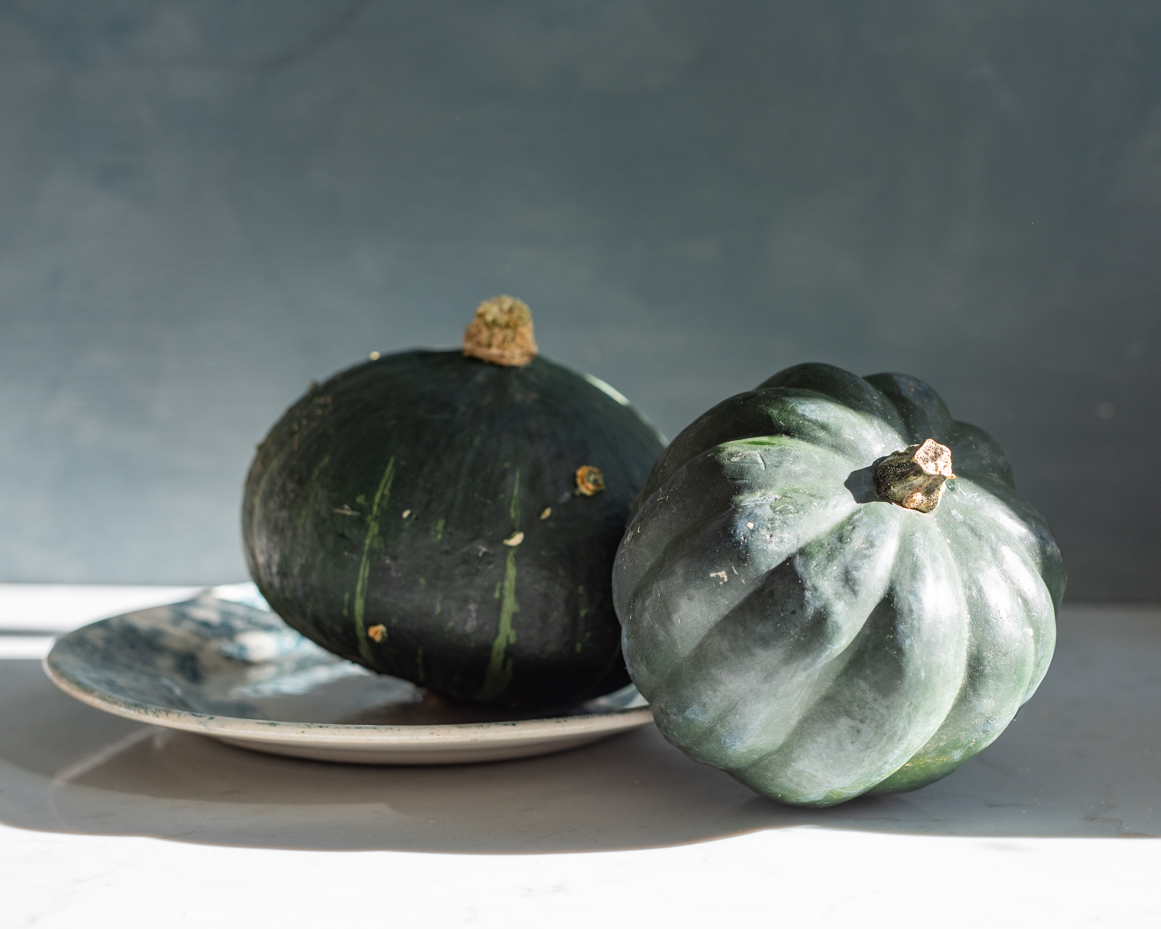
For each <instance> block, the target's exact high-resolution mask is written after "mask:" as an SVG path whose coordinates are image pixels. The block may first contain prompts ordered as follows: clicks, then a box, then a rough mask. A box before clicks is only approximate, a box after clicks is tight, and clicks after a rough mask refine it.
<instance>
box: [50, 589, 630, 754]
mask: <svg viewBox="0 0 1161 929" xmlns="http://www.w3.org/2000/svg"><path fill="white" fill-rule="evenodd" d="M197 599H200V598H191V599H189V600H183V601H177V602H174V603H171V604H162V606H169V607H176V606H180V605H182V604H183V603H191V602H194V601H195V600H197ZM212 599H215V600H219V602H223V603H228V602H232V601H229V600H225V599H224V598H217V597H214V598H212ZM149 609H150V610H153V609H157V607H150V608H149ZM143 612H146V610H131V611H129V612H127V613H120V614H118V615H116V616H110V617H107V618H105V619H100V620H97V621H96V622H93V623H88V624H86V625H84V626H80V627H78V628H77V629H73V630H71V631H69V632H67V633H65V634H64V635H62V636H61V637H60V638H58V639H57V640H56V642H54V643H53V646H52V648H51V649H50V650H49V653H48V654H47V655H46V656H45V657H44V658H43V659H42V660H41V667H42V668H43V669H44V673H45V675H46V676H47V677H48V679H49V680H50V681H52V683H53V684H55V685H56V686H57V687H58V688H59V689H60V690H62V691H63V692H64V693H66V694H68V695H69V696H70V697H73V698H74V699H76V700H79V701H80V702H81V703H84V704H86V705H88V706H91V707H93V708H94V709H98V710H103V711H104V712H106V713H112V714H113V715H116V716H121V717H123V718H126V719H132V720H136V721H138V722H143V723H147V724H150V725H155V726H163V727H166V728H170V729H180V730H184V731H186V732H195V733H201V734H204V735H210V736H219V735H220V736H226V737H235V738H244V739H248V740H252V741H259V742H270V743H280V744H288V743H310V744H314V745H322V744H330V745H333V746H335V747H338V746H341V745H347V746H350V745H352V744H358V745H362V746H365V747H368V748H369V747H372V746H377V747H381V748H390V747H392V746H398V747H400V748H403V747H411V748H421V747H428V748H435V747H437V746H439V745H441V744H443V745H448V746H449V747H452V746H462V745H463V744H464V743H466V742H477V743H478V742H500V743H505V742H507V743H514V742H524V741H537V740H543V739H552V738H554V737H555V738H567V737H569V736H575V735H581V734H583V733H598V732H603V731H606V730H612V731H622V730H626V729H630V728H634V727H636V726H642V725H645V724H647V723H649V722H651V721H652V719H653V710H652V708H651V707H650V706H648V705H646V706H638V707H623V708H619V709H610V710H603V711H597V712H593V713H585V714H581V715H569V716H560V715H556V716H541V717H533V718H531V719H513V720H492V721H488V722H479V723H393V724H375V723H317V722H294V721H290V720H265V719H252V718H249V717H244V716H221V715H217V714H210V713H198V712H195V711H193V710H179V709H176V708H173V707H164V706H157V705H154V704H146V703H138V702H135V701H131V700H126V699H124V698H121V697H118V696H115V695H113V694H110V693H108V692H104V693H100V692H95V691H93V690H91V689H89V688H87V687H85V686H83V685H82V684H80V683H79V682H78V681H75V680H73V679H72V678H71V677H69V676H68V675H66V674H65V673H64V672H63V671H62V670H61V669H60V668H59V667H57V666H55V665H54V663H53V656H54V654H55V653H56V651H57V649H58V647H59V646H60V645H62V644H63V643H64V642H65V641H66V640H68V639H69V638H71V637H72V636H74V635H77V634H79V633H82V632H84V631H85V630H87V629H91V628H92V627H94V626H99V625H103V624H104V623H108V622H112V621H114V620H120V619H125V618H126V617H130V616H133V615H134V614H135V613H143ZM611 693H616V691H611ZM594 699H600V697H597V698H594ZM610 734H611V733H610Z"/></svg>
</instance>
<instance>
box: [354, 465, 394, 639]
mask: <svg viewBox="0 0 1161 929" xmlns="http://www.w3.org/2000/svg"><path fill="white" fill-rule="evenodd" d="M394 479H395V459H394V458H392V459H391V460H390V461H388V462H387V467H386V468H384V469H383V477H382V479H381V480H380V481H379V489H378V490H376V491H375V499H374V501H373V502H372V504H371V512H370V513H368V514H367V535H366V537H365V538H364V539H363V559H362V561H361V562H360V563H359V575H358V579H357V580H356V582H355V637H356V639H357V640H358V643H359V654H360V655H362V656H363V658H364V659H365V660H366V661H368V662H372V661H373V659H372V657H371V646H370V644H369V643H368V641H367V630H366V629H365V628H364V626H363V614H364V612H365V610H366V608H367V582H368V580H369V579H370V576H371V549H372V548H373V547H374V545H375V543H376V542H378V541H379V514H380V513H381V512H382V511H383V507H384V506H385V505H386V504H387V501H388V500H389V499H390V498H391V482H392V481H393V480H394Z"/></svg>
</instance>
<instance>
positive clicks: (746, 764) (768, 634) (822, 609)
mask: <svg viewBox="0 0 1161 929" xmlns="http://www.w3.org/2000/svg"><path fill="white" fill-rule="evenodd" d="M929 439H930V440H933V441H931V442H928V441H927V440H929ZM948 450H950V452H949V451H948ZM895 453H901V454H895ZM949 458H950V460H949ZM953 469H954V474H953ZM945 481H946V483H945ZM637 506H638V510H637V512H636V515H635V517H634V519H633V521H632V522H631V524H630V525H629V528H628V532H627V533H626V536H625V538H624V540H623V541H622V543H621V546H620V548H619V551H618V554H617V559H616V563H615V567H614V578H613V595H614V602H615V605H616V609H617V612H618V616H619V618H620V620H621V623H622V627H623V630H622V635H623V647H624V652H625V658H626V661H627V664H628V667H629V671H630V674H631V676H632V678H633V680H634V682H635V683H636V684H637V686H638V688H640V690H641V692H642V693H643V694H644V695H645V696H646V697H647V698H648V700H649V702H650V703H651V704H652V706H653V711H654V716H655V718H656V720H657V724H658V726H659V727H660V728H661V731H662V732H663V733H664V734H665V736H666V737H667V738H668V739H669V740H670V741H671V742H673V743H674V744H675V745H677V746H678V747H680V748H682V749H683V750H684V751H685V752H687V753H688V754H689V755H690V756H692V757H693V758H695V759H697V760H699V761H702V762H705V763H708V764H711V765H714V766H716V767H719V768H722V769H724V770H725V771H728V772H729V773H730V774H732V775H733V776H734V777H736V778H738V779H739V780H741V781H742V782H744V783H746V784H748V785H749V786H750V787H752V788H753V789H754V790H756V791H758V792H759V793H761V794H764V795H766V796H769V797H773V798H775V799H777V800H780V801H783V802H786V803H794V804H802V805H809V806H828V805H831V804H834V803H839V802H842V801H844V800H848V799H850V798H852V797H855V796H857V795H859V794H862V793H864V792H867V791H882V792H891V791H902V790H911V789H913V788H916V787H921V786H923V785H925V784H928V783H930V782H932V781H934V780H936V779H938V778H940V777H943V776H944V775H946V774H949V773H950V772H951V771H953V770H955V769H956V768H957V767H958V766H959V765H961V764H963V763H964V762H965V761H967V760H968V759H969V758H971V757H972V756H973V755H975V754H976V753H977V752H979V751H980V750H982V749H983V748H984V747H985V746H987V745H988V744H989V743H990V742H991V741H992V740H993V739H995V738H996V737H997V736H998V735H999V734H1000V733H1001V732H1002V731H1003V729H1004V728H1005V727H1006V726H1007V725H1008V723H1009V722H1010V721H1011V719H1012V717H1013V716H1014V715H1015V713H1016V710H1017V709H1018V708H1019V707H1020V706H1021V705H1022V704H1023V703H1024V702H1025V701H1026V700H1028V698H1029V697H1031V695H1032V693H1033V692H1034V691H1035V690H1036V687H1037V685H1038V684H1039V683H1040V681H1041V679H1042V678H1043V677H1044V674H1045V671H1046V670H1047V668H1048V663H1049V660H1050V659H1051V657H1052V650H1053V645H1054V642H1055V614H1056V610H1057V608H1058V607H1059V604H1060V598H1061V596H1062V594H1063V590H1064V583H1065V572H1064V565H1063V562H1062V559H1061V555H1060V550H1059V549H1058V547H1057V545H1056V543H1055V542H1054V541H1053V538H1052V535H1051V534H1050V533H1049V531H1048V527H1047V525H1046V524H1045V522H1044V520H1043V519H1042V518H1041V517H1040V515H1039V514H1038V513H1037V512H1036V511H1035V510H1034V509H1033V508H1032V507H1031V506H1030V505H1029V504H1028V503H1027V502H1026V501H1025V500H1024V499H1023V498H1022V497H1021V496H1020V495H1019V494H1018V493H1017V492H1016V490H1015V487H1014V485H1013V480H1012V472H1011V467H1010V466H1009V463H1008V460H1007V457H1006V456H1005V454H1004V452H1003V450H1002V449H1000V447H999V446H998V445H997V444H996V443H995V442H994V441H993V440H992V439H991V438H990V437H989V436H988V435H986V434H985V433H984V432H982V431H981V430H980V429H977V428H976V427H974V426H971V425H968V424H967V423H962V422H957V421H956V420H954V419H952V417H951V414H950V413H949V412H948V410H947V408H946V406H945V405H944V404H943V402H942V401H941V400H940V399H939V397H938V396H936V394H935V392H934V391H932V390H931V388H930V387H928V386H927V385H926V384H924V383H923V382H921V381H918V380H916V379H915V378H911V377H907V376H904V375H897V374H878V375H873V376H871V377H867V378H865V379H864V378H859V377H856V376H855V375H853V374H850V373H848V372H846V371H842V370H840V369H838V368H835V367H831V366H829V365H820V364H808V365H800V366H798V367H795V368H790V369H788V370H786V371H783V372H782V373H780V374H778V375H775V376H774V377H772V378H771V379H770V380H768V381H766V382H765V383H763V384H762V385H760V386H759V387H758V388H757V389H756V390H753V391H750V392H748V393H744V394H740V395H738V396H736V397H732V398H730V399H728V400H726V401H724V402H723V403H721V404H719V405H718V406H716V407H714V408H713V409H712V410H710V411H709V412H708V413H706V414H705V415H704V416H702V417H701V418H700V419H698V420H697V421H696V422H694V423H693V424H692V425H691V426H689V427H688V428H687V429H686V430H685V431H684V432H682V434H681V435H679V436H678V437H677V438H676V439H675V440H674V442H673V443H672V445H670V447H669V448H668V449H667V451H666V452H665V454H664V455H663V456H662V457H661V458H660V459H659V461H658V462H657V464H656V465H655V467H654V469H653V472H652V474H651V476H650V478H649V480H648V482H647V483H646V485H645V488H644V489H643V490H642V492H641V494H640V495H639V497H638V500H637Z"/></svg>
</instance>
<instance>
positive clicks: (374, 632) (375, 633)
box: [367, 623, 387, 644]
mask: <svg viewBox="0 0 1161 929" xmlns="http://www.w3.org/2000/svg"><path fill="white" fill-rule="evenodd" d="M386 636H387V627H386V626H384V625H383V624H382V623H377V624H376V625H374V626H372V627H371V628H370V629H368V630H367V637H368V638H369V639H371V640H372V641H374V642H375V643H376V644H378V643H379V642H382V641H383V639H384V638H386Z"/></svg>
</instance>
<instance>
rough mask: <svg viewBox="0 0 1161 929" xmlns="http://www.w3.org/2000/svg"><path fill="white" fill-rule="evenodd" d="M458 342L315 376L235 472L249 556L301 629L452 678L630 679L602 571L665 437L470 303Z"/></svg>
mask: <svg viewBox="0 0 1161 929" xmlns="http://www.w3.org/2000/svg"><path fill="white" fill-rule="evenodd" d="M464 344H465V348H464V351H462V352H460V351H408V352H403V353H400V354H395V355H387V356H383V357H378V356H372V360H370V361H368V362H366V363H364V364H360V365H357V366H355V367H353V368H350V369H348V370H346V371H343V372H342V373H340V374H337V375H336V376H334V377H332V378H331V379H330V380H328V381H327V382H326V383H324V384H321V385H316V386H312V388H311V390H310V391H309V392H308V393H307V394H306V395H305V396H304V397H302V398H301V399H300V400H299V401H298V402H297V403H295V404H294V405H293V406H292V407H290V409H289V410H288V411H287V412H286V414H285V415H284V416H283V417H282V418H281V419H280V420H279V421H278V422H277V423H276V424H275V426H274V427H273V429H272V430H271V431H270V434H269V435H268V436H267V437H266V439H265V440H264V441H263V442H262V444H261V445H260V446H259V448H258V452H257V455H256V457H255V458H254V461H253V464H252V465H251V468H250V472H249V475H248V477H247V479H246V486H245V496H244V502H243V541H244V548H245V554H246V560H247V565H248V567H249V569H250V573H251V576H252V577H253V579H254V581H255V582H256V584H257V585H258V588H259V590H261V592H262V594H263V596H264V597H265V598H266V599H267V601H268V602H269V603H270V605H271V607H272V608H273V609H274V610H275V612H277V613H278V614H279V615H280V616H281V617H282V618H283V619H284V620H285V621H286V622H287V623H289V624H290V625H291V626H292V627H294V628H295V629H297V630H298V631H299V632H301V633H302V634H303V635H305V636H307V637H308V638H310V639H312V640H313V641H315V642H316V643H318V644H319V645H321V646H323V647H324V648H327V649H329V650H331V651H332V652H335V653H337V654H339V655H342V656H344V657H346V658H349V659H350V660H352V661H355V662H358V663H360V664H362V665H364V666H366V667H368V668H370V669H372V670H374V671H378V672H381V673H384V674H391V675H395V676H397V677H401V678H405V679H407V680H410V681H413V682H415V683H418V684H422V685H426V686H427V687H429V688H431V689H433V690H436V691H438V692H441V693H442V694H445V695H447V696H450V697H453V698H459V699H464V700H473V701H479V702H484V703H495V704H503V705H509V706H526V707H543V706H555V705H559V704H567V703H571V702H574V701H578V700H583V699H587V698H590V697H594V696H598V695H600V694H604V693H607V692H609V691H612V690H615V689H617V688H619V687H621V686H624V685H625V684H627V683H628V676H627V673H626V671H625V667H624V662H623V659H622V657H621V650H620V627H619V625H618V624H617V620H616V616H615V613H614V611H613V606H612V593H611V584H610V574H611V570H612V563H613V557H614V555H615V552H616V548H617V543H618V542H619V540H620V538H621V535H622V534H623V532H624V527H625V524H626V522H627V520H628V506H629V503H630V501H631V499H632V497H633V495H634V494H635V493H636V492H637V490H638V489H639V488H640V487H641V485H642V484H643V483H644V481H645V478H646V477H647V476H648V474H649V469H650V467H651V466H652V464H653V462H654V461H655V460H656V458H657V455H658V454H659V453H660V451H661V449H662V448H663V444H664V443H663V440H662V439H661V438H660V436H659V434H658V433H657V431H656V429H654V428H653V427H652V426H651V425H650V424H649V423H648V422H647V421H646V420H644V419H643V418H642V417H641V416H640V415H639V414H638V413H637V412H636V411H635V410H634V409H633V408H632V407H630V406H629V405H628V401H626V400H625V399H624V397H622V396H621V395H620V394H618V393H617V392H616V391H615V390H613V389H612V388H611V387H609V386H608V385H606V384H603V383H602V382H601V381H599V380H597V379H596V378H594V377H590V376H588V375H582V374H578V373H576V372H574V371H570V370H569V369H567V368H564V367H562V366H560V365H557V364H554V363H553V362H551V361H548V360H546V359H544V358H542V357H539V355H538V354H537V348H536V342H535V338H534V336H533V332H532V320H531V315H530V314H529V311H528V308H527V306H525V305H524V304H523V303H522V302H520V301H518V300H514V299H512V298H510V297H499V298H496V299H495V300H491V301H488V302H486V303H484V304H482V305H481V306H480V308H479V310H478V311H477V313H476V317H475V320H474V321H473V322H472V324H471V326H469V327H468V330H467V333H466V335H465V342H464Z"/></svg>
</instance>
